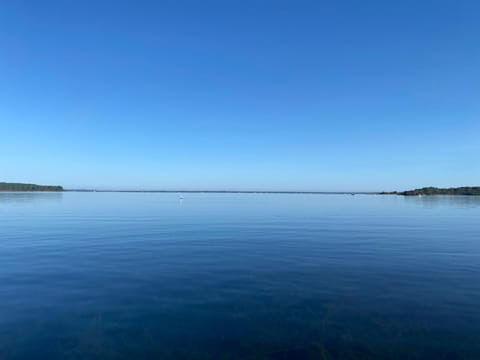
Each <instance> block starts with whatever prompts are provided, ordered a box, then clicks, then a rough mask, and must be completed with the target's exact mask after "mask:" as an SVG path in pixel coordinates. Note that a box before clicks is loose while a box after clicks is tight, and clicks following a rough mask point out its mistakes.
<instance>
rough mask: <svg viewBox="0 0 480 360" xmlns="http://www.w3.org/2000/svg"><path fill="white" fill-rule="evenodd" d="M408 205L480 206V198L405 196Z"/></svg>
mask: <svg viewBox="0 0 480 360" xmlns="http://www.w3.org/2000/svg"><path fill="white" fill-rule="evenodd" d="M404 199H405V201H406V202H407V203H410V204H416V205H421V206H430V207H434V206H451V205H455V206H462V207H463V206H464V207H477V206H480V196H466V195H465V196H459V195H431V196H404Z"/></svg>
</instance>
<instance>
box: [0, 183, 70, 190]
mask: <svg viewBox="0 0 480 360" xmlns="http://www.w3.org/2000/svg"><path fill="white" fill-rule="evenodd" d="M0 191H63V187H62V186H59V185H54V186H52V185H37V184H23V183H7V182H0Z"/></svg>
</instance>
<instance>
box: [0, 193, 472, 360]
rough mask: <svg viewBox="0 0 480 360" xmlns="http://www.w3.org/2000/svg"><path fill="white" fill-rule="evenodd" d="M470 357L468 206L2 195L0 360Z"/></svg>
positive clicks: (369, 199) (442, 201) (465, 200)
mask: <svg viewBox="0 0 480 360" xmlns="http://www.w3.org/2000/svg"><path fill="white" fill-rule="evenodd" d="M140 358H144V359H173V358H175V359H425V358H432V359H479V358H480V198H479V197H444V196H437V197H401V196H373V195H361V196H360V195H357V196H350V195H312V194H309V195H302V194H184V199H183V200H181V199H180V198H179V195H178V194H173V193H167V194H161V193H160V194H159V193H0V359H140Z"/></svg>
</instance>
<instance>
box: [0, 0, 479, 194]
mask: <svg viewBox="0 0 480 360" xmlns="http://www.w3.org/2000/svg"><path fill="white" fill-rule="evenodd" d="M479 13H480V3H479V2H478V1H473V0H472V1H453V0H451V1H433V0H427V1H413V0H407V1H396V2H386V1H380V0H372V1H364V2H360V1H335V2H327V1H272V0H267V1H261V2H259V1H248V0H247V1H202V2H200V1H162V2H159V1H136V2H128V1H76V2H73V1H51V0H46V1H41V2H40V1H33V0H27V1H3V2H1V3H0V44H1V47H0V49H1V50H0V51H1V56H0V77H1V79H2V81H1V82H0V129H2V130H1V131H0V154H1V155H0V181H8V182H28V183H31V182H33V183H37V184H52V185H56V184H60V185H63V186H64V187H65V188H98V189H139V190H148V189H166V190H170V189H186V190H189V189H190V190H196V189H201V190H214V189H215V190H297V191H382V190H405V189H410V188H417V187H421V186H427V185H433V186H439V187H450V186H462V185H479V184H478V183H479V179H480V166H479V165H478V159H479V156H480V142H479V141H478V134H479V133H480V121H479V119H480V116H479V115H480V101H479V95H480V67H479V66H478V64H480V46H478V39H479V38H480V22H479V21H478V14H479Z"/></svg>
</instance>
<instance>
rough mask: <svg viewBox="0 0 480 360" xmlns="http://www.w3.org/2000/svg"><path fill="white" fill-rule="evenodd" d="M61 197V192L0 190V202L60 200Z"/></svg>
mask: <svg viewBox="0 0 480 360" xmlns="http://www.w3.org/2000/svg"><path fill="white" fill-rule="evenodd" d="M62 198H63V193H62V192H0V204H2V203H32V202H43V201H61V200H62Z"/></svg>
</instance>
